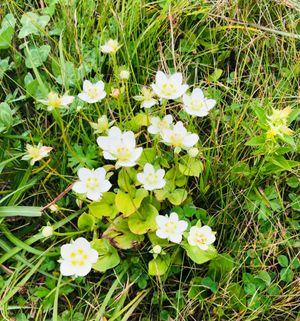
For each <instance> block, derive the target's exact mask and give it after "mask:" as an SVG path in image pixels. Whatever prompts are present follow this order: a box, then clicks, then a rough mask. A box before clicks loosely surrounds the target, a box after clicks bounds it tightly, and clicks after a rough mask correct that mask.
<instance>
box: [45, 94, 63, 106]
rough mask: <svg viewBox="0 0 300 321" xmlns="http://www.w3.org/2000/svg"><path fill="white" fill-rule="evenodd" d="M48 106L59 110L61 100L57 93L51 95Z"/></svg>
mask: <svg viewBox="0 0 300 321" xmlns="http://www.w3.org/2000/svg"><path fill="white" fill-rule="evenodd" d="M48 105H49V106H50V107H53V108H59V107H60V106H61V99H60V98H59V97H58V95H57V94H55V93H49V95H48Z"/></svg>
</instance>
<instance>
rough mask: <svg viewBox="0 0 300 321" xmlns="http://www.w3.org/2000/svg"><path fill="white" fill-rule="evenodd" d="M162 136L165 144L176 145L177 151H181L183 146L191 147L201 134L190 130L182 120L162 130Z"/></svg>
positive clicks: (185, 147) (184, 147)
mask: <svg viewBox="0 0 300 321" xmlns="http://www.w3.org/2000/svg"><path fill="white" fill-rule="evenodd" d="M161 137H162V141H163V142H164V143H165V144H167V145H172V146H174V147H175V151H176V152H179V151H180V150H181V149H182V148H183V149H189V148H191V147H192V146H194V145H195V144H196V143H197V142H198V140H199V136H198V135H197V134H192V133H190V132H188V131H187V130H186V128H185V127H184V126H183V124H182V122H181V121H179V122H177V123H176V124H175V125H174V126H173V128H171V129H164V130H162V131H161Z"/></svg>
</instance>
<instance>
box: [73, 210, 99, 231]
mask: <svg viewBox="0 0 300 321" xmlns="http://www.w3.org/2000/svg"><path fill="white" fill-rule="evenodd" d="M77 225H78V228H79V229H80V230H90V231H92V230H93V229H94V226H95V218H94V216H92V215H90V214H86V213H83V214H81V215H80V216H79V218H78V222H77Z"/></svg>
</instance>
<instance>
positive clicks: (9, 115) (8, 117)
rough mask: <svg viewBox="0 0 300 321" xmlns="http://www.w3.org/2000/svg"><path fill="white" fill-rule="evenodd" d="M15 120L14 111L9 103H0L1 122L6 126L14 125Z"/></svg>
mask: <svg viewBox="0 0 300 321" xmlns="http://www.w3.org/2000/svg"><path fill="white" fill-rule="evenodd" d="M13 122H14V118H13V112H12V110H11V108H10V107H9V105H8V104H7V103H5V102H3V103H1V104H0V124H3V126H4V127H10V126H12V124H13Z"/></svg>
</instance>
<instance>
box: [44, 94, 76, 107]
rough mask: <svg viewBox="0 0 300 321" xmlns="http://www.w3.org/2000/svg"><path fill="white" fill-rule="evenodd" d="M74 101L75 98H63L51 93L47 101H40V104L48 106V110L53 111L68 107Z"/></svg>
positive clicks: (65, 96)
mask: <svg viewBox="0 0 300 321" xmlns="http://www.w3.org/2000/svg"><path fill="white" fill-rule="evenodd" d="M73 100H74V97H73V96H67V95H64V96H62V97H60V96H59V95H58V94H57V93H54V92H52V91H51V92H50V93H49V94H48V96H47V99H46V100H44V99H42V100H40V102H41V103H42V104H44V105H47V106H48V107H47V110H48V111H51V110H54V109H57V108H61V107H65V106H68V105H69V104H71V103H72V102H73Z"/></svg>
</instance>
